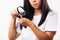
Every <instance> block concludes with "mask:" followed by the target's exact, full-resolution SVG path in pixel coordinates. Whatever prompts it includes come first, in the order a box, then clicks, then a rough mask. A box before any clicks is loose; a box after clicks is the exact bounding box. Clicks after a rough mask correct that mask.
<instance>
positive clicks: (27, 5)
mask: <svg viewBox="0 0 60 40" xmlns="http://www.w3.org/2000/svg"><path fill="white" fill-rule="evenodd" d="M40 9H41V11H42V17H41V20H40V22H39V24H38V26H40V25H42V24H43V23H44V21H45V19H46V17H47V14H48V12H49V11H51V10H50V8H49V6H48V3H47V0H41V5H40ZM24 10H25V11H26V15H25V16H24V17H26V18H28V19H30V20H32V19H33V15H34V8H33V7H32V6H31V5H30V3H29V0H24Z"/></svg>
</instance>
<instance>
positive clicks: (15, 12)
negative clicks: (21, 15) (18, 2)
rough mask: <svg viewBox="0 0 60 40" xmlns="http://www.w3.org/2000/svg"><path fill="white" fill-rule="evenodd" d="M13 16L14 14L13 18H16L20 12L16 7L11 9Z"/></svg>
mask: <svg viewBox="0 0 60 40" xmlns="http://www.w3.org/2000/svg"><path fill="white" fill-rule="evenodd" d="M11 16H12V18H13V19H16V17H17V16H18V12H17V10H16V9H14V10H12V11H11Z"/></svg>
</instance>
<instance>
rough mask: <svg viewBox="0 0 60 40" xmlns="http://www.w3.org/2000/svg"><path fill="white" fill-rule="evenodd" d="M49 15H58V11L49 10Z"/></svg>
mask: <svg viewBox="0 0 60 40" xmlns="http://www.w3.org/2000/svg"><path fill="white" fill-rule="evenodd" d="M48 16H57V12H56V11H54V10H52V11H50V12H48Z"/></svg>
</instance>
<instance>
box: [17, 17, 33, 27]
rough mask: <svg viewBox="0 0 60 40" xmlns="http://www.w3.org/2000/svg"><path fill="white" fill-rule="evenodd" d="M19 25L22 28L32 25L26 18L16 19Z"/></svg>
mask: <svg viewBox="0 0 60 40" xmlns="http://www.w3.org/2000/svg"><path fill="white" fill-rule="evenodd" d="M18 21H19V23H20V24H21V25H23V26H30V24H31V23H32V22H31V21H30V20H29V19H27V18H19V19H18Z"/></svg>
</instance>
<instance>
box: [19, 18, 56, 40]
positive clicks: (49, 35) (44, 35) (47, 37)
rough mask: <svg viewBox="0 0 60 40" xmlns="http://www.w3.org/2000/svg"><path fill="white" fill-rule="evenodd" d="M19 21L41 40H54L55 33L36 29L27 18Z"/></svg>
mask: <svg viewBox="0 0 60 40" xmlns="http://www.w3.org/2000/svg"><path fill="white" fill-rule="evenodd" d="M19 21H20V23H21V24H23V25H27V26H29V27H30V28H31V30H32V31H33V32H34V33H35V35H36V36H37V38H38V39H39V40H52V39H53V36H54V34H55V31H53V32H50V31H46V32H42V31H41V30H40V29H38V28H37V27H36V25H35V24H34V23H33V22H32V21H30V20H29V19H27V18H21V19H19Z"/></svg>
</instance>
